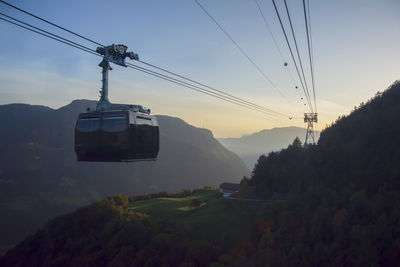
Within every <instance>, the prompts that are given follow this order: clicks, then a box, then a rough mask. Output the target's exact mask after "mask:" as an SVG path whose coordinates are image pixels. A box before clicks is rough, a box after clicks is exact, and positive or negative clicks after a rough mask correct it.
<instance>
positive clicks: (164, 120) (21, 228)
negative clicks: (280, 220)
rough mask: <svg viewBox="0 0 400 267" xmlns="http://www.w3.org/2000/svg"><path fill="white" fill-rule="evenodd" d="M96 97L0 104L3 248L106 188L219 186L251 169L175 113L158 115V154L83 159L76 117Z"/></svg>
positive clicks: (132, 190)
mask: <svg viewBox="0 0 400 267" xmlns="http://www.w3.org/2000/svg"><path fill="white" fill-rule="evenodd" d="M95 103H96V102H95V101H88V100H75V101H73V102H72V103H71V104H69V105H67V106H64V107H62V108H60V109H57V110H53V109H51V108H48V107H44V106H32V105H26V104H10V105H2V106H0V121H1V123H0V132H1V138H0V162H1V163H0V212H1V214H2V220H0V236H1V237H2V238H1V242H0V249H1V246H7V244H13V243H14V242H15V241H18V240H19V239H21V238H22V237H24V236H25V235H26V234H27V233H30V232H32V231H33V230H36V229H37V227H38V226H40V225H42V224H43V222H44V221H46V220H47V219H49V218H52V217H54V216H55V215H57V214H62V213H65V212H67V211H71V210H73V209H75V208H77V207H80V206H82V205H87V204H89V203H91V202H93V201H97V200H100V199H102V198H104V197H106V196H110V195H115V194H119V193H124V194H126V195H128V196H130V195H134V194H145V193H149V192H154V191H168V192H175V191H178V190H181V189H183V188H199V187H203V186H205V185H210V186H218V185H219V184H220V183H221V182H224V181H235V182H237V181H239V180H240V179H241V178H242V177H243V175H247V174H248V173H249V170H248V169H247V167H246V166H245V164H244V163H243V161H242V160H241V159H240V158H239V157H238V156H237V155H236V154H234V153H232V152H230V151H228V150H226V149H225V148H224V147H223V146H222V145H221V144H220V143H219V142H218V141H217V140H216V139H215V138H214V137H213V135H212V133H211V131H209V130H206V129H200V128H196V127H193V126H191V125H189V124H187V123H186V122H184V121H183V120H181V119H178V118H174V117H169V116H157V119H158V122H159V125H160V153H159V157H158V160H157V161H155V162H135V163H87V162H77V161H76V156H75V153H74V151H73V147H74V127H75V122H76V119H77V117H78V114H79V113H80V112H84V111H85V110H86V108H87V107H90V108H94V106H95Z"/></svg>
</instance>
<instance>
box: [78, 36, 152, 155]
mask: <svg viewBox="0 0 400 267" xmlns="http://www.w3.org/2000/svg"><path fill="white" fill-rule="evenodd" d="M126 49H127V47H126V46H124V45H114V44H113V45H111V46H107V47H99V48H97V50H96V51H97V52H98V53H100V54H102V55H103V61H102V62H101V63H100V64H99V66H100V67H102V68H103V80H102V81H103V87H102V90H101V91H100V92H101V97H100V100H99V101H98V103H97V107H96V110H95V111H90V110H89V111H88V112H86V113H81V114H79V116H78V120H77V122H76V125H75V153H76V156H77V159H78V161H103V162H120V161H138V160H156V159H157V156H158V151H159V128H158V123H157V119H156V118H155V117H154V116H151V115H150V110H149V109H145V108H143V107H142V106H140V105H126V104H111V103H110V101H109V100H108V71H109V70H111V67H110V64H109V62H110V61H111V62H113V63H115V64H118V65H121V66H126V65H125V57H127V56H128V57H130V58H131V59H138V56H137V54H134V53H132V52H129V53H127V52H126Z"/></svg>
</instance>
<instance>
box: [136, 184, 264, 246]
mask: <svg viewBox="0 0 400 267" xmlns="http://www.w3.org/2000/svg"><path fill="white" fill-rule="evenodd" d="M193 199H199V200H201V201H202V205H201V206H200V207H198V208H193V207H192V206H191V205H190V204H191V202H192V200H193ZM267 205H271V204H267V203H260V202H246V201H240V200H229V199H224V198H222V197H221V196H220V193H219V192H218V191H217V190H205V191H202V192H197V193H194V194H192V195H190V196H187V197H183V198H156V199H150V200H141V201H136V202H131V203H130V204H129V209H130V210H134V211H136V212H142V213H146V214H148V215H150V216H152V217H153V218H155V219H159V220H170V221H173V222H175V223H176V224H177V225H178V226H180V227H183V229H185V230H186V231H187V233H188V234H189V235H191V236H192V237H195V238H201V239H208V240H214V241H220V242H230V241H234V240H237V239H241V238H244V237H246V236H248V233H249V231H250V230H251V229H252V227H253V226H254V225H255V224H256V222H257V221H259V220H260V219H261V218H262V214H263V211H264V210H265V207H266V206H267Z"/></svg>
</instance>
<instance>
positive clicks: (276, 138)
mask: <svg viewBox="0 0 400 267" xmlns="http://www.w3.org/2000/svg"><path fill="white" fill-rule="evenodd" d="M305 133H306V129H303V128H299V127H282V128H272V129H268V130H262V131H259V132H256V133H253V134H250V135H244V136H242V137H240V138H218V140H219V141H220V142H221V143H222V144H223V145H224V146H225V147H226V148H228V149H229V150H230V151H233V152H235V153H236V154H237V155H239V157H241V158H242V159H243V161H244V162H245V163H246V165H247V166H248V167H249V168H250V169H252V168H253V167H254V164H255V163H256V162H257V159H258V158H259V157H260V155H262V154H268V153H269V152H271V151H278V150H281V149H282V148H285V147H287V146H288V145H289V144H291V143H292V142H293V140H294V139H295V138H296V137H299V138H300V140H301V141H302V142H304V139H305ZM315 137H316V139H317V140H318V138H319V132H318V131H316V132H315ZM317 140H316V141H317Z"/></svg>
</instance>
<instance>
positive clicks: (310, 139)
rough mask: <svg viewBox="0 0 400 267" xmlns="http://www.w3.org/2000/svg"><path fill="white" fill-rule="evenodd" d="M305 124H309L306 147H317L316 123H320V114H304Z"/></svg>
mask: <svg viewBox="0 0 400 267" xmlns="http://www.w3.org/2000/svg"><path fill="white" fill-rule="evenodd" d="M304 122H305V123H307V133H306V140H305V141H304V146H306V145H315V136H314V122H315V123H318V113H304Z"/></svg>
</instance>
